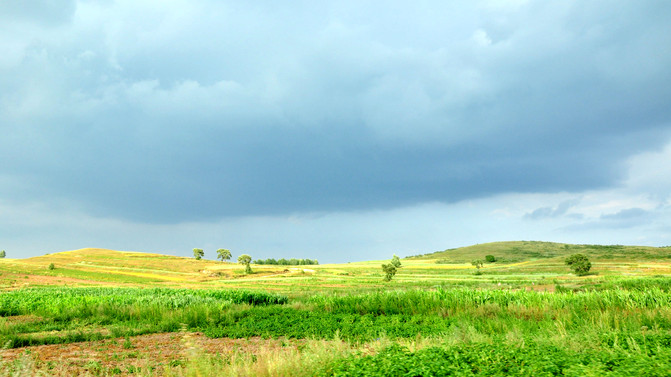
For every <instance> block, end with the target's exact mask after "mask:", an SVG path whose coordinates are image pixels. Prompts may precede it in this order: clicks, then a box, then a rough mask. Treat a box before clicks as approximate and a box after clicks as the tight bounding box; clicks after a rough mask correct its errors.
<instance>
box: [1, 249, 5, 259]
mask: <svg viewBox="0 0 671 377" xmlns="http://www.w3.org/2000/svg"><path fill="white" fill-rule="evenodd" d="M6 256H7V253H6V252H5V251H4V250H0V258H4V257H6Z"/></svg>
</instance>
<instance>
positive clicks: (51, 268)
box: [48, 263, 56, 271]
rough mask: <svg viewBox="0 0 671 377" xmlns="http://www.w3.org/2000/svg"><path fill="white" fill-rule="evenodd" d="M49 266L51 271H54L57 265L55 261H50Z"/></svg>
mask: <svg viewBox="0 0 671 377" xmlns="http://www.w3.org/2000/svg"><path fill="white" fill-rule="evenodd" d="M48 268H49V271H53V270H54V269H55V268H56V266H54V264H53V263H49V267H48Z"/></svg>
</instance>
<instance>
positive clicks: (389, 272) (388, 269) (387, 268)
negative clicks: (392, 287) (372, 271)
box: [382, 263, 396, 281]
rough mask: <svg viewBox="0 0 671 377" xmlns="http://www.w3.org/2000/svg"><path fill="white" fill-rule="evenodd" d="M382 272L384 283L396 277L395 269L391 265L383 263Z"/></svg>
mask: <svg viewBox="0 0 671 377" xmlns="http://www.w3.org/2000/svg"><path fill="white" fill-rule="evenodd" d="M382 272H384V281H391V278H393V277H394V275H396V267H394V265H393V264H391V263H385V264H383V265H382Z"/></svg>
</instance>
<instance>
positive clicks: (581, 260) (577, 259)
mask: <svg viewBox="0 0 671 377" xmlns="http://www.w3.org/2000/svg"><path fill="white" fill-rule="evenodd" d="M566 265H567V266H569V267H570V268H571V269H572V270H573V272H574V273H575V274H576V275H578V276H583V275H587V273H588V272H589V270H590V269H591V268H592V263H590V261H589V259H587V256H585V254H572V255H571V256H569V257H568V258H566Z"/></svg>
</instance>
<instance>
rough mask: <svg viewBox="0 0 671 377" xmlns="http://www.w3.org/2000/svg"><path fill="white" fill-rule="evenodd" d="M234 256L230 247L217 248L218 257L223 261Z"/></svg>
mask: <svg viewBox="0 0 671 377" xmlns="http://www.w3.org/2000/svg"><path fill="white" fill-rule="evenodd" d="M231 257H232V255H231V251H230V250H228V249H218V250H217V259H220V260H221V261H222V262H223V261H225V260H230V259H231Z"/></svg>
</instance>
